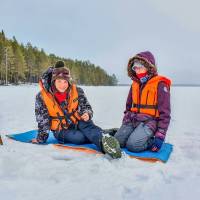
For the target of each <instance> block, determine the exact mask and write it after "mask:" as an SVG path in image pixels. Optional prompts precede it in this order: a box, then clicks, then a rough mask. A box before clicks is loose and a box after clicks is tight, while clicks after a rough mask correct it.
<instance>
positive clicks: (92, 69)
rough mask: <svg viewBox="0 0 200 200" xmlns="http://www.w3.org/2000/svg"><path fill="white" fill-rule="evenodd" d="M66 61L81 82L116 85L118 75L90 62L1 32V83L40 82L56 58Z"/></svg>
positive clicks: (77, 80) (83, 83)
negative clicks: (75, 58)
mask: <svg viewBox="0 0 200 200" xmlns="http://www.w3.org/2000/svg"><path fill="white" fill-rule="evenodd" d="M58 60H63V61H64V62H65V64H66V66H67V67H68V68H69V69H70V71H71V74H72V77H73V80H74V81H75V82H76V83H77V84H82V85H116V84H117V82H118V81H117V78H116V76H115V74H113V75H108V74H107V73H106V71H105V70H103V69H102V68H101V67H99V66H95V65H94V64H92V63H90V61H79V60H72V59H66V58H61V57H59V56H56V55H54V54H47V53H45V51H44V50H43V49H39V48H37V47H35V46H32V44H31V43H30V42H28V43H27V44H26V45H24V44H22V43H21V44H20V43H19V42H18V41H17V40H16V38H15V37H13V38H12V39H8V38H6V36H5V33H4V31H3V30H2V31H1V32H0V84H1V85H4V84H20V83H37V82H38V80H39V78H40V76H41V74H42V73H43V72H44V71H45V70H46V69H47V68H48V67H49V66H53V65H54V64H55V63H56V61H58Z"/></svg>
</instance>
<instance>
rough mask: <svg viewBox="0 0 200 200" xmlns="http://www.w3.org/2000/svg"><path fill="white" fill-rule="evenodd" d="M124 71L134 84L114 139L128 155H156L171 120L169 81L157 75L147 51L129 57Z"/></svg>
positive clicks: (152, 59) (151, 57)
mask: <svg viewBox="0 0 200 200" xmlns="http://www.w3.org/2000/svg"><path fill="white" fill-rule="evenodd" d="M127 70H128V76H129V77H130V78H131V79H132V81H133V83H132V85H131V88H130V91H129V94H128V98H127V102H126V110H125V112H124V113H125V115H124V118H123V123H122V126H121V127H120V129H119V130H118V131H117V133H116V134H115V137H116V138H117V139H118V141H119V143H120V146H121V147H126V148H127V149H128V150H129V151H133V152H140V151H144V150H147V149H150V150H151V151H155V152H156V151H159V150H160V148H161V147H162V144H163V142H164V139H165V136H166V132H167V129H168V126H169V123H170V118H171V117H170V112H171V110H170V85H171V81H170V80H169V79H168V78H166V77H164V76H159V75H158V74H157V68H156V65H155V59H154V56H153V55H152V53H151V52H149V51H145V52H141V53H138V54H137V55H135V56H134V57H132V58H131V59H130V60H129V62H128V68H127Z"/></svg>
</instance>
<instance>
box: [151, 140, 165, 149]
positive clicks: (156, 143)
mask: <svg viewBox="0 0 200 200" xmlns="http://www.w3.org/2000/svg"><path fill="white" fill-rule="evenodd" d="M163 142H164V139H161V138H159V137H155V138H154V140H153V144H152V146H151V151H154V152H157V151H159V150H160V149H161V147H162V144H163Z"/></svg>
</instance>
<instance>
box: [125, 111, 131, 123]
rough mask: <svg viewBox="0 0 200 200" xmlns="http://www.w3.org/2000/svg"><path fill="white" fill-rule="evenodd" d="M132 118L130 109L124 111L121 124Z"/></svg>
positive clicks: (128, 121)
mask: <svg viewBox="0 0 200 200" xmlns="http://www.w3.org/2000/svg"><path fill="white" fill-rule="evenodd" d="M131 121H132V119H131V111H126V112H125V113H124V117H123V124H129V123H131Z"/></svg>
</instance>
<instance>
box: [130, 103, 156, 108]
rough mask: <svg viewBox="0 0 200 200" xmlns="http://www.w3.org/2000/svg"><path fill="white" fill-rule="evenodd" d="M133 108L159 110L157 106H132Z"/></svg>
mask: <svg viewBox="0 0 200 200" xmlns="http://www.w3.org/2000/svg"><path fill="white" fill-rule="evenodd" d="M132 108H145V109H157V108H158V106H157V105H144V104H135V103H134V104H132Z"/></svg>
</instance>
